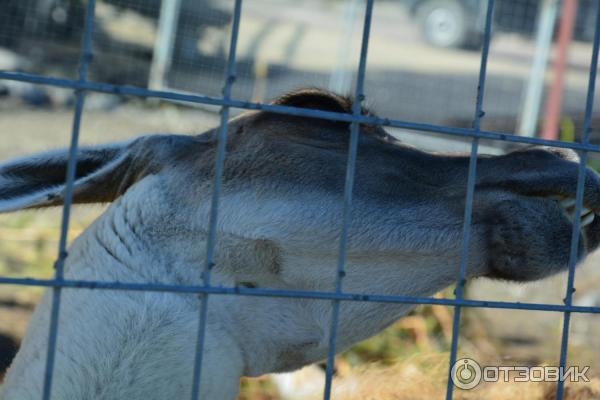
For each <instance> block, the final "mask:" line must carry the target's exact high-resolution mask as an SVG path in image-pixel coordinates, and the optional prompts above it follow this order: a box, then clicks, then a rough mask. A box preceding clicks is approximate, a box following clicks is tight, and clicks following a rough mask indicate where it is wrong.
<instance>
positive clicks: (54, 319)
mask: <svg viewBox="0 0 600 400" xmlns="http://www.w3.org/2000/svg"><path fill="white" fill-rule="evenodd" d="M105 3H106V4H110V5H111V6H114V7H117V8H119V7H120V8H127V9H129V10H134V11H136V12H137V13H140V14H142V15H145V16H148V17H150V18H151V19H153V20H157V19H158V18H159V17H160V12H159V10H160V4H159V3H160V2H158V1H153V2H143V3H142V2H139V3H136V2H123V1H117V0H114V1H108V2H104V3H102V6H103V7H104V6H105ZM199 3H203V2H198V4H199ZM358 3H360V5H361V6H364V11H363V13H362V14H361V15H362V16H363V19H362V22H361V23H360V24H359V26H360V27H361V29H362V35H359V36H360V37H361V38H360V46H359V49H358V53H359V54H358V60H357V62H358V66H357V68H356V71H355V76H356V81H355V84H354V88H355V89H354V99H355V101H354V103H353V104H354V106H353V107H354V108H353V112H352V114H344V113H336V112H328V111H322V110H314V109H305V108H296V107H289V106H282V105H275V104H269V103H265V102H263V101H262V98H263V97H265V93H262V94H261V95H260V96H258V100H256V97H255V96H254V94H255V93H254V92H255V89H256V82H254V84H253V87H252V89H253V90H250V91H249V90H247V88H246V90H244V89H242V90H239V91H236V78H237V77H238V76H239V75H240V74H242V75H243V74H245V73H248V71H247V69H248V68H250V69H251V70H252V71H253V72H252V73H253V74H256V73H257V71H259V72H258V75H260V71H261V68H267V67H265V66H264V65H263V66H262V67H261V64H260V63H258V64H259V65H258V66H256V65H252V66H251V67H249V66H248V63H249V62H248V60H247V59H245V58H242V59H240V58H239V57H238V43H239V42H240V40H242V39H241V38H240V32H241V30H242V28H241V22H242V21H243V16H244V12H243V1H242V0H235V1H234V4H232V7H231V8H230V9H225V8H221V7H222V5H220V6H219V8H214V9H212V11H211V12H212V13H213V14H212V16H209V17H206V15H205V13H202V12H198V9H196V8H194V6H193V4H196V5H198V4H197V3H194V2H188V1H182V4H181V6H180V7H181V9H182V12H181V14H180V15H181V17H179V20H178V24H177V26H178V28H177V34H176V37H177V39H176V40H175V41H174V42H173V46H174V47H173V54H172V62H173V63H176V64H177V65H178V66H180V67H181V68H182V69H183V70H185V69H186V68H188V69H189V68H190V67H191V66H194V67H197V66H198V63H201V62H206V63H207V65H209V66H208V67H207V68H203V69H202V70H203V72H202V75H203V78H204V79H203V81H208V82H214V81H215V77H216V76H221V77H222V76H223V75H222V74H223V71H224V74H225V76H224V79H223V80H222V81H223V84H222V87H221V90H222V95H221V96H217V95H216V94H215V93H216V90H215V87H214V86H211V87H208V86H206V87H204V88H202V87H201V88H199V89H198V90H197V91H198V92H200V93H204V94H195V93H190V92H182V91H180V90H175V89H169V88H168V87H169V85H171V84H172V85H173V86H174V87H176V86H177V84H178V78H177V77H171V79H170V80H168V82H167V83H168V84H169V85H167V88H165V89H146V88H145V87H144V86H145V85H146V83H147V82H142V81H139V80H137V81H136V80H132V81H131V82H127V83H130V84H124V83H123V82H116V83H113V82H111V78H110V77H108V76H106V75H103V74H102V73H96V74H95V75H94V79H92V78H90V71H91V69H92V68H93V67H92V65H93V63H94V55H95V51H94V42H95V39H94V38H95V36H94V35H95V32H96V33H97V32H98V31H101V32H102V34H103V35H104V31H103V29H104V28H101V29H97V26H96V25H95V21H96V16H97V7H96V6H97V4H96V1H95V0H88V2H87V3H86V4H85V5H84V4H83V3H79V2H75V3H73V4H75V6H72V7H70V8H67V9H63V11H64V15H63V14H60V12H59V11H60V9H59V11H56V10H54V14H52V13H51V15H52V20H53V21H55V22H56V21H57V20H58V21H59V22H60V21H62V25H61V26H62V27H63V29H62V30H56V29H52V30H51V31H52V32H53V34H54V35H57V37H60V38H61V40H63V41H64V39H65V38H68V39H69V41H70V42H73V43H77V42H80V43H81V44H80V46H79V49H78V50H77V51H76V52H74V51H73V50H72V49H71V50H70V51H68V52H67V53H65V54H63V55H62V56H63V57H65V58H63V61H65V60H68V59H69V57H70V58H73V57H74V54H77V59H78V61H77V64H78V70H77V72H76V73H75V71H67V72H65V73H64V74H58V75H59V76H49V75H46V74H42V73H36V72H17V71H9V70H0V79H3V80H6V81H20V82H27V83H32V84H40V85H50V86H54V87H59V88H63V89H69V90H73V91H74V93H75V97H74V99H75V102H74V117H73V124H72V133H71V145H70V151H69V164H68V170H67V176H66V195H65V204H64V208H63V217H62V227H61V235H60V243H59V249H58V257H57V259H56V263H55V269H56V271H55V276H54V278H53V279H31V278H13V277H0V284H12V285H24V286H44V287H51V288H52V296H53V301H52V311H51V319H50V329H49V342H48V343H49V344H48V349H47V358H46V360H47V361H46V370H45V380H44V389H43V398H44V399H50V398H51V393H52V381H53V374H54V356H55V352H56V341H57V335H58V334H59V323H58V321H59V319H58V317H59V313H60V302H61V290H62V289H63V288H89V289H95V290H133V291H154V292H173V293H194V294H198V295H199V296H201V299H202V303H201V308H200V310H199V316H198V318H199V321H200V324H199V328H198V334H197V343H196V359H195V364H194V365H195V368H194V380H193V382H190V385H191V387H192V398H194V399H196V398H198V396H199V394H200V381H201V376H202V372H203V371H202V355H203V346H204V334H205V328H206V323H207V318H208V313H207V309H208V303H209V301H210V296H211V295H216V294H219V295H232V296H266V297H279V298H302V299H321V300H330V301H331V306H332V310H333V313H332V319H331V325H330V332H329V353H328V358H327V370H326V381H325V382H326V383H325V388H324V396H323V397H324V398H325V399H329V398H331V390H332V378H333V372H334V361H335V354H336V343H337V342H336V339H337V327H338V322H339V321H338V319H339V308H340V304H341V303H342V302H346V301H352V302H382V303H399V304H435V305H445V306H449V307H454V310H455V311H454V320H453V329H452V342H451V351H450V363H449V375H448V385H447V391H446V393H447V395H446V398H447V399H452V398H453V389H454V385H453V383H452V380H451V379H450V368H451V366H452V365H453V364H454V363H455V361H456V359H457V353H458V341H459V333H460V321H461V310H462V308H464V307H471V308H473V307H483V308H496V309H515V310H516V309H518V310H537V311H553V312H560V313H563V328H562V340H561V347H560V366H561V367H564V366H565V365H566V364H567V358H568V344H569V331H570V321H571V315H572V313H590V314H600V307H596V306H578V305H574V304H573V292H574V277H575V264H576V262H577V250H578V246H579V240H580V238H579V231H580V218H579V217H580V215H581V211H582V207H583V194H584V189H585V188H584V181H585V179H584V178H585V167H586V163H587V161H588V159H589V157H590V153H600V146H599V145H595V144H592V143H591V138H590V133H591V132H592V111H593V105H594V91H595V86H596V74H597V69H598V64H597V63H598V52H599V46H600V7H598V6H597V4H596V3H593V2H583V7H582V8H581V9H580V10H585V11H587V12H584V11H580V14H578V18H581V19H586V21H587V20H589V19H590V18H591V16H593V17H594V22H593V23H592V25H593V26H594V27H596V29H595V30H594V32H593V33H592V32H591V31H590V29H589V25H590V23H587V24H583V27H582V28H580V29H578V30H576V33H575V35H576V37H577V38H581V39H582V40H588V41H589V40H592V41H593V47H592V52H591V62H590V64H589V77H588V79H587V93H586V98H585V105H586V106H585V112H584V115H583V118H582V124H581V127H580V128H581V132H580V135H579V137H580V140H579V141H565V140H548V139H541V138H536V137H528V136H518V135H515V134H511V133H508V132H510V131H511V129H507V130H496V129H485V127H486V124H485V120H486V119H485V118H484V116H486V113H485V111H484V109H486V107H485V104H486V101H487V100H488V98H489V99H490V101H491V100H493V95H488V96H486V83H487V78H488V60H489V54H490V42H491V38H492V31H493V29H494V27H495V26H496V25H497V29H498V30H499V31H502V30H507V31H520V32H530V31H532V30H533V27H532V26H531V25H530V24H526V23H525V25H518V24H516V22H515V21H517V19H515V18H511V13H513V16H514V13H520V15H521V14H522V15H525V16H527V15H529V16H530V15H536V14H537V13H538V12H539V10H538V8H537V7H538V5H539V2H526V1H523V2H522V4H520V5H519V6H518V7H516V8H515V7H510V8H507V7H508V6H507V2H506V1H504V2H503V1H501V0H496V1H494V0H488V1H486V2H475V3H477V5H476V6H473V7H472V10H470V11H469V24H470V27H471V30H473V31H474V32H476V34H474V35H471V36H470V37H469V40H471V41H473V40H474V41H475V42H474V43H467V42H465V43H460V44H461V45H468V46H471V47H476V48H477V49H480V53H479V56H478V57H479V67H478V80H477V85H476V87H477V94H476V97H475V99H474V104H473V102H471V113H474V117H472V118H470V126H468V127H467V126H464V125H465V124H464V123H455V124H451V123H448V124H439V123H435V122H436V121H434V122H429V121H427V122H423V119H421V118H419V116H418V115H417V116H416V117H414V116H411V117H410V118H408V117H407V118H403V117H404V116H405V115H404V114H401V115H400V118H396V117H395V115H394V111H391V112H390V115H389V116H388V117H376V116H371V115H363V114H362V113H361V106H362V104H363V103H364V102H365V100H366V92H367V91H368V90H366V89H367V88H368V87H369V86H370V84H371V85H372V84H373V81H371V82H370V81H369V76H368V68H367V54H368V50H369V44H370V36H371V32H372V20H373V15H374V14H373V10H374V0H366V1H365V2H364V4H363V2H358ZM495 3H497V4H495ZM23 4H25V3H18V2H16V3H14V4H13V3H11V7H12V8H11V9H10V10H12V11H11V12H12V13H13V14H12V15H13V16H21V15H22V14H23V13H22V11H23V10H21V9H20V7H21V8H23V7H26V6H23ZM48 4H50V3H48ZM70 4H71V3H70ZM200 6H206V5H205V4H200ZM355 6H356V4H355ZM190 7H191V8H190ZM495 7H497V8H495ZM6 10H8V8H7V9H6ZM6 10H5V11H4V12H7V11H6ZM36 10H37V11H39V10H40V7H38V8H34V9H33V11H36ZM65 10H66V11H65ZM590 10H592V11H593V12H590ZM26 11H27V12H26V14H27V13H29V12H30V11H32V10H31V9H27V10H26ZM348 12H349V13H350V14H351V17H352V18H354V19H356V18H357V15H358V13H357V12H356V10H354V11H353V10H352V9H349V10H348ZM415 12H421V13H423V12H424V11H423V10H420V11H415ZM353 13H354V14H353ZM206 18H208V20H209V21H207V20H206ZM27 19H28V17H27V16H23V21H22V24H23V26H24V27H27V29H26V31H25V33H23V32H22V31H19V30H15V29H13V30H8V31H6V30H5V31H3V32H1V34H0V41H1V42H2V43H4V44H14V42H15V40H16V37H17V36H19V35H23V36H24V37H27V35H33V33H35V32H40V30H41V31H44V29H46V28H45V27H44V24H40V23H39V21H33V22H32V21H29V22H27ZM29 19H31V18H30V17H29ZM13 21H14V20H13ZM522 21H527V17H525V18H524V19H523V20H521V22H522ZM20 23H21V22H19V24H20ZM9 25H10V24H9ZM10 26H12V27H13V28H14V26H15V25H14V24H12V25H10ZM190 26H193V27H195V28H190ZM228 26H230V27H231V28H230V29H229V31H228V32H229V33H228V34H229V44H228V45H226V44H223V40H222V38H219V39H217V40H216V41H215V43H216V44H214V46H213V50H212V53H211V55H210V57H209V56H206V54H204V55H203V56H202V57H201V59H199V58H198V55H197V54H196V50H195V49H193V47H194V46H195V43H196V42H197V41H198V37H199V35H205V34H206V32H207V31H208V30H210V29H213V30H214V29H216V30H218V31H221V33H220V34H219V35H222V33H223V32H225V31H227V29H226V27H228ZM198 27H201V29H200V28H198ZM347 28H348V27H347ZM348 29H352V27H350V28H348ZM430 34H431V35H433V36H432V37H430V38H429V40H431V41H435V40H448V38H445V39H444V38H441V39H440V38H439V37H436V36H435V32H434V33H430ZM219 35H217V36H219ZM349 36H350V37H352V38H353V39H354V38H355V36H356V35H354V34H351V35H349ZM96 38H97V39H96V46H97V47H98V51H99V52H102V51H105V49H106V48H110V47H111V46H113V48H114V46H117V48H118V46H122V47H121V49H123V48H127V49H129V50H131V49H130V48H129V47H127V46H128V45H127V44H123V43H118V44H114V43H112V44H108V43H107V42H106V43H104V44H103V40H104V41H107V40H108V39H106V38H107V36H100V37H96ZM464 40H466V39H464ZM25 43H26V42H25ZM190 43H194V45H190ZM440 43H442V42H440ZM20 46H23V44H22V43H21V44H20ZM225 49H227V55H225ZM134 51H139V52H142V53H143V50H140V49H135V50H134ZM117 53H119V52H118V51H117ZM350 53H352V51H350ZM120 56H121V57H124V52H122V53H121V55H120ZM348 57H349V56H348V54H345V55H343V56H342V57H341V58H343V59H346V58H348ZM71 61H72V62H71V64H74V62H73V60H71ZM254 63H255V61H253V62H252V64H254ZM67 64H68V63H67ZM131 68H132V70H135V68H136V65H133V66H132V67H131ZM144 68H146V69H148V68H149V66H148V63H146V64H145V67H144ZM240 69H241V72H240ZM188 73H189V74H192V75H193V74H194V71H193V69H192V71H189V72H188ZM137 75H138V76H139V75H140V74H139V73H138V74H137ZM127 76H128V75H127ZM207 77H208V79H207ZM255 78H256V77H255ZM127 79H128V78H127V77H126V78H125V81H127ZM132 79H133V78H132ZM339 79H342V80H344V79H345V80H346V81H347V79H348V78H347V77H346V78H343V77H338V81H337V82H339ZM300 80H301V78H300ZM385 80H386V83H387V84H388V85H390V83H393V79H385ZM294 82H295V80H294ZM288 84H289V83H288ZM458 85H459V86H460V85H461V83H460V82H459V83H458ZM273 86H274V88H271V90H278V89H279V88H280V87H281V86H277V85H273ZM283 86H285V85H283ZM342 87H343V85H342ZM202 89H205V90H202ZM92 92H99V93H107V94H112V95H128V96H137V97H142V98H153V99H163V100H168V101H178V102H185V103H193V104H199V105H205V106H216V107H220V110H221V119H220V129H219V131H218V132H219V133H218V143H219V145H218V152H217V159H216V164H215V176H214V191H213V194H212V200H211V212H210V221H209V232H208V240H207V252H206V260H205V265H204V270H203V274H202V280H203V284H202V285H166V284H154V283H128V282H101V281H78V280H70V279H65V277H64V273H63V267H64V262H65V259H66V257H68V254H67V232H68V227H69V217H70V210H71V206H72V197H73V182H74V179H75V171H76V162H77V161H76V160H77V158H76V155H77V151H78V146H79V132H80V126H81V120H82V116H83V114H84V105H85V100H86V94H88V93H92ZM253 97H254V98H253ZM577 100H580V99H579V98H578V99H577ZM571 101H573V102H575V100H573V99H571ZM417 103H418V101H417ZM500 108H501V107H500ZM231 109H244V110H264V111H269V112H271V113H276V114H284V115H294V116H301V117H310V118H321V119H326V120H333V121H344V122H348V123H350V127H351V128H350V133H351V136H350V138H351V139H350V145H349V148H348V159H347V169H346V177H345V184H344V188H345V189H344V197H343V203H342V204H340V207H341V208H342V210H343V221H342V225H341V226H340V230H341V234H340V242H339V252H338V263H337V280H336V287H335V290H334V291H332V292H312V291H298V290H282V289H269V288H244V287H222V286H213V285H211V271H212V269H213V268H214V266H215V264H214V263H215V261H214V251H215V247H216V242H217V226H218V218H219V197H220V191H221V184H222V175H223V168H224V161H225V158H226V146H225V144H226V139H227V134H228V131H227V130H228V125H227V122H228V120H229V116H230V110H231ZM404 112H406V113H410V108H409V110H408V111H404ZM452 112H453V111H452V109H451V111H450V113H452ZM361 124H373V125H380V126H386V127H395V128H401V129H406V130H411V131H417V132H423V133H438V134H441V135H447V136H452V137H462V138H466V139H468V140H470V146H471V152H470V162H469V173H468V181H467V192H466V193H465V196H466V206H465V210H464V221H463V232H462V243H463V246H462V256H461V262H460V265H459V266H457V285H456V291H455V298H453V299H440V298H430V297H414V296H391V295H381V294H377V293H369V294H364V293H350V292H347V291H344V286H343V283H344V277H345V261H346V252H347V240H348V229H349V226H350V222H351V215H352V214H351V210H352V193H353V180H354V172H355V168H356V157H357V151H358V147H359V143H358V138H359V130H360V129H359V128H360V125H361ZM490 126H491V127H492V128H493V127H494V125H493V124H491V125H490ZM514 127H515V124H513V125H510V124H509V128H514ZM482 140H489V141H494V142H495V141H500V142H508V143H517V144H534V145H544V146H550V147H559V148H569V149H573V150H576V151H577V152H578V153H579V155H580V168H579V176H578V183H577V192H576V206H575V215H576V218H575V222H574V224H573V231H572V238H571V247H570V258H569V270H568V283H567V290H566V294H565V298H564V304H544V303H517V302H509V301H486V300H472V299H466V298H465V293H464V285H465V282H466V270H467V264H468V261H469V244H470V240H471V225H472V224H471V222H472V214H473V197H474V193H475V181H476V176H477V163H476V159H477V156H478V154H479V148H480V143H481V141H482ZM563 396H564V385H563V382H562V381H559V383H558V386H557V398H559V399H562V398H563Z"/></svg>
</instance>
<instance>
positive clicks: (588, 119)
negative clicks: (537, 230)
mask: <svg viewBox="0 0 600 400" xmlns="http://www.w3.org/2000/svg"><path fill="white" fill-rule="evenodd" d="M599 47H600V7H598V12H597V15H596V30H595V34H594V46H593V50H592V59H591V61H590V77H589V79H588V90H587V99H586V105H585V120H584V125H583V137H582V140H581V142H582V144H584V145H586V144H589V142H590V132H591V128H592V111H593V108H594V93H595V90H596V76H597V74H598V49H599ZM587 159H588V152H587V151H585V150H582V151H581V152H580V163H579V174H578V177H577V192H576V197H575V221H574V223H573V232H572V235H571V249H570V250H571V252H570V254H569V275H568V278H567V292H566V295H565V299H564V303H565V305H567V306H570V305H572V304H573V293H574V292H575V288H574V283H575V265H576V264H577V258H578V257H577V255H578V250H579V237H580V230H581V227H580V225H581V220H580V218H581V209H582V207H583V194H584V184H585V172H586V165H587ZM570 325H571V312H570V311H565V313H564V316H563V331H562V340H561V344H560V367H561V368H563V369H564V367H565V366H566V363H567V353H568V349H569V329H570ZM564 392H565V382H564V381H563V380H562V379H561V380H559V381H558V384H557V386H556V399H557V400H562V399H563V398H564V395H565V393H564Z"/></svg>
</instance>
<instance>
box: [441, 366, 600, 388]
mask: <svg viewBox="0 0 600 400" xmlns="http://www.w3.org/2000/svg"><path fill="white" fill-rule="evenodd" d="M589 369H590V367H589V366H585V367H578V366H571V367H565V368H563V367H556V366H539V367H524V366H493V365H492V366H489V365H488V366H483V367H482V366H481V365H480V364H479V363H478V362H477V361H475V360H473V359H472V358H461V359H459V360H457V361H456V362H455V363H454V365H453V366H452V370H451V371H450V377H451V379H452V382H453V383H454V385H455V386H456V387H458V388H460V389H464V390H469V389H473V388H474V387H476V386H477V385H479V384H480V383H481V382H498V381H504V382H509V381H513V382H558V381H569V382H589V381H590V379H589V378H588V377H587V373H588V371H589Z"/></svg>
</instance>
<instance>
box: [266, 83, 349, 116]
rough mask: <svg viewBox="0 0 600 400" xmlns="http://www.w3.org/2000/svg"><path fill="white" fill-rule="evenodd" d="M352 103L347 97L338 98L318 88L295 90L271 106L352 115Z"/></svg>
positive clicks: (338, 96)
mask: <svg viewBox="0 0 600 400" xmlns="http://www.w3.org/2000/svg"><path fill="white" fill-rule="evenodd" d="M352 103H353V102H352V99H351V98H350V97H348V96H340V95H338V94H335V93H332V92H329V91H327V90H324V89H318V88H307V89H299V90H295V91H292V92H290V93H287V94H285V95H283V96H281V97H279V98H277V99H275V101H273V104H277V105H282V106H290V107H300V108H312V109H316V110H322V111H331V112H338V113H346V114H351V113H352Z"/></svg>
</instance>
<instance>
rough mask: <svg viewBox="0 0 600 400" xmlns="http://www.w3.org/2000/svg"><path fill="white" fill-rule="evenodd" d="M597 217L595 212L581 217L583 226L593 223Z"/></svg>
mask: <svg viewBox="0 0 600 400" xmlns="http://www.w3.org/2000/svg"><path fill="white" fill-rule="evenodd" d="M595 217H596V215H595V214H594V213H589V214H587V215H585V216H584V217H583V218H581V227H582V228H583V227H585V226H588V225H589V224H591V223H592V222H593V221H594V218H595Z"/></svg>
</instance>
